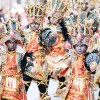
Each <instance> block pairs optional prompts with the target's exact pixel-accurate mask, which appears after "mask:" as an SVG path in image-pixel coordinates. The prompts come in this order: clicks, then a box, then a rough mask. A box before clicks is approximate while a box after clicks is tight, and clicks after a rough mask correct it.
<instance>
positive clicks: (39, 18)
mask: <svg viewBox="0 0 100 100" xmlns="http://www.w3.org/2000/svg"><path fill="white" fill-rule="evenodd" d="M26 14H27V16H28V18H30V22H43V18H44V15H45V4H44V0H41V1H40V2H39V3H38V1H37V0H34V2H33V4H31V3H30V0H27V4H26Z"/></svg>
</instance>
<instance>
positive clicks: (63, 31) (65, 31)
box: [59, 19, 71, 41]
mask: <svg viewBox="0 0 100 100" xmlns="http://www.w3.org/2000/svg"><path fill="white" fill-rule="evenodd" d="M59 25H60V26H61V31H62V35H63V37H64V41H70V40H71V37H70V36H69V34H67V33H68V31H67V28H66V27H65V24H64V20H63V19H62V20H61V22H60V23H59Z"/></svg>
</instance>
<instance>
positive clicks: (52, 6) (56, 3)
mask: <svg viewBox="0 0 100 100" xmlns="http://www.w3.org/2000/svg"><path fill="white" fill-rule="evenodd" d="M68 6H69V3H67V2H66V0H47V4H46V15H47V16H48V17H49V16H52V17H55V18H57V19H60V18H62V17H63V16H64V13H65V12H66V10H67V8H68Z"/></svg>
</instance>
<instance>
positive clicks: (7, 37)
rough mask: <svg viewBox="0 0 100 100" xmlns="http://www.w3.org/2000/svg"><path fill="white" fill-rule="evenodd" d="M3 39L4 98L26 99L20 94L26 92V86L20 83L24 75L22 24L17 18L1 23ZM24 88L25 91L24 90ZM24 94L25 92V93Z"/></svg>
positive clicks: (7, 99) (2, 96)
mask: <svg viewBox="0 0 100 100" xmlns="http://www.w3.org/2000/svg"><path fill="white" fill-rule="evenodd" d="M1 34H2V35H1V40H0V43H1V44H3V45H4V47H5V49H6V51H5V54H4V55H2V57H3V58H2V59H1V60H2V63H1V66H2V71H1V74H2V80H1V82H2V92H1V99H2V100H9V99H10V100H26V99H25V98H24V97H22V96H21V95H20V94H21V93H22V92H24V87H23V86H22V85H21V84H20V82H21V80H22V76H21V73H20V70H21V68H20V64H21V59H22V57H23V53H24V52H23V53H22V51H21V52H20V50H19V49H18V48H20V49H21V50H22V47H21V32H20V25H19V23H18V22H17V21H16V20H13V19H10V20H8V21H7V22H3V24H2V25H1ZM22 89H23V91H22ZM23 95H24V94H23Z"/></svg>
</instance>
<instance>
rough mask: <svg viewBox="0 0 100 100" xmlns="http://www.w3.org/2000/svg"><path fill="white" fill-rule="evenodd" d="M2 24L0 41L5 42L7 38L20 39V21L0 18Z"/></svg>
mask: <svg viewBox="0 0 100 100" xmlns="http://www.w3.org/2000/svg"><path fill="white" fill-rule="evenodd" d="M1 20H2V24H1V26H0V33H1V37H0V38H1V39H0V43H1V44H2V43H5V42H6V41H7V40H11V39H13V40H14V39H15V40H19V41H21V32H22V31H21V30H20V23H19V22H18V21H17V20H13V19H9V20H8V21H4V20H3V18H1Z"/></svg>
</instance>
